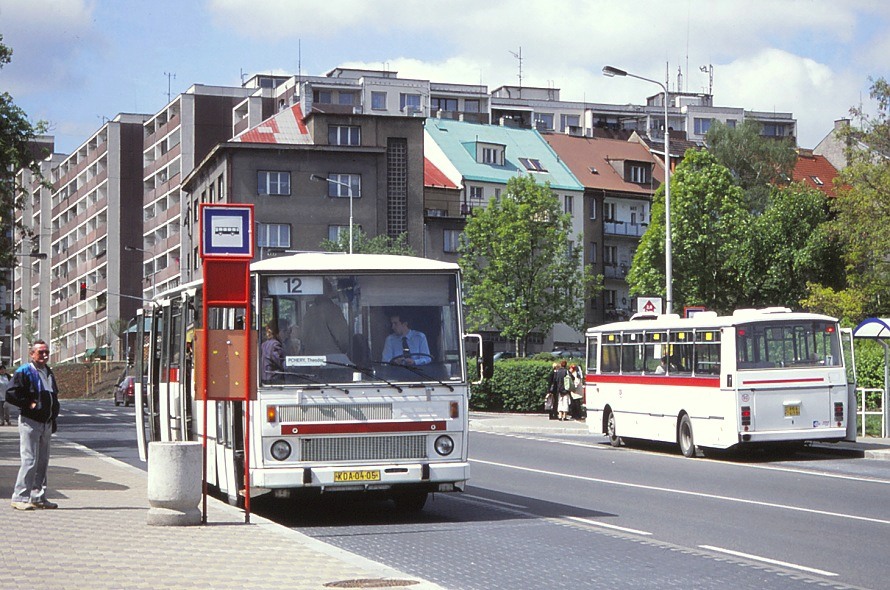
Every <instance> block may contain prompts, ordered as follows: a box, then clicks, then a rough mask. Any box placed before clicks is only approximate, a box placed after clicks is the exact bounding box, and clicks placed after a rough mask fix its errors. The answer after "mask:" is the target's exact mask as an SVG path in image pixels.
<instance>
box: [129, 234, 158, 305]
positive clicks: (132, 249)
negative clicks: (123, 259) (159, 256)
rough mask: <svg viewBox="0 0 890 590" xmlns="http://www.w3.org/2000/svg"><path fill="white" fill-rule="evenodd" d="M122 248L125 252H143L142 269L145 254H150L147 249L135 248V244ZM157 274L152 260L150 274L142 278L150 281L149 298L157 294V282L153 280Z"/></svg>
mask: <svg viewBox="0 0 890 590" xmlns="http://www.w3.org/2000/svg"><path fill="white" fill-rule="evenodd" d="M124 250H126V251H127V252H141V253H142V254H143V256H142V266H143V269H144V268H145V254H152V253H151V252H149V251H148V250H143V249H142V248H137V247H136V246H124ZM157 274H158V271H157V270H155V262H154V261H152V264H151V274H150V275H148V276H147V277H144V278H147V279H148V280H149V281H151V298H152V299H154V298H155V295H157V282H156V281H155V276H156V275H157Z"/></svg>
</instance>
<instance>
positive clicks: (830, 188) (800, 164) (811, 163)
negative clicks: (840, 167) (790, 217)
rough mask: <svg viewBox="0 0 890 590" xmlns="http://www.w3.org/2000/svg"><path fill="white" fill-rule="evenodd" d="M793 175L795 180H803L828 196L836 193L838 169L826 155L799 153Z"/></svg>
mask: <svg viewBox="0 0 890 590" xmlns="http://www.w3.org/2000/svg"><path fill="white" fill-rule="evenodd" d="M791 177H792V179H793V180H794V182H803V183H804V184H806V185H807V186H809V187H812V188H815V189H818V190H820V191H822V192H823V193H825V194H826V195H828V196H831V197H833V196H834V195H835V191H834V179H835V178H836V177H837V169H836V168H835V167H834V166H832V165H831V162H829V161H828V160H827V159H826V158H825V156H816V155H810V154H807V155H804V154H799V155H798V156H797V163H796V164H795V165H794V172H792V174H791Z"/></svg>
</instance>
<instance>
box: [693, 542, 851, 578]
mask: <svg viewBox="0 0 890 590" xmlns="http://www.w3.org/2000/svg"><path fill="white" fill-rule="evenodd" d="M699 548H700V549H707V550H709V551H716V552H717V553H725V554H727V555H734V556H735V557H742V558H744V559H750V560H753V561H762V562H763V563H769V564H771V565H779V566H782V567H787V568H789V569H795V570H800V571H802V572H808V573H811V574H817V575H820V576H837V575H838V574H836V573H834V572H827V571H825V570H818V569H816V568H813V567H807V566H805V565H797V564H796V563H788V562H787V561H779V560H778V559H770V558H768V557H761V556H759V555H752V554H750V553H742V552H741V551H733V550H731V549H723V548H722V547H713V546H711V545H699Z"/></svg>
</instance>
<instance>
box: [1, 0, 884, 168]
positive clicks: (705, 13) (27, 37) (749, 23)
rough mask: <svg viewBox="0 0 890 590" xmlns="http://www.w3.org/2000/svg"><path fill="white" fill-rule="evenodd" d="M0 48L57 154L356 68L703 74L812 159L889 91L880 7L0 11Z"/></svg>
mask: <svg viewBox="0 0 890 590" xmlns="http://www.w3.org/2000/svg"><path fill="white" fill-rule="evenodd" d="M0 35H2V36H3V39H2V43H3V44H5V45H7V46H8V47H10V48H11V49H12V50H13V55H12V62H11V63H9V64H7V65H6V66H5V67H3V69H2V70H0V91H4V92H9V93H10V94H11V95H12V97H13V100H14V101H15V103H16V104H17V105H18V106H19V107H21V108H22V109H23V110H24V111H25V112H26V113H27V115H28V116H29V117H30V118H31V119H32V120H33V121H38V120H42V121H46V122H48V124H49V134H51V135H53V136H55V138H56V151H57V152H62V153H70V152H72V151H74V150H76V149H77V148H78V147H79V146H80V145H81V144H82V143H84V142H85V141H86V140H87V139H89V137H90V136H91V135H92V134H93V133H95V132H96V131H97V130H98V129H99V128H100V127H101V126H102V125H103V124H104V122H105V121H106V120H108V119H112V118H114V117H115V116H116V115H117V114H119V113H147V114H154V113H156V112H158V111H159V110H160V109H161V108H163V107H164V105H166V104H167V102H168V93H172V95H173V96H175V95H176V94H178V93H180V92H184V91H185V90H187V89H188V88H189V87H190V86H191V85H193V84H206V85H220V86H237V85H240V83H241V80H242V77H244V78H245V79H246V78H248V77H250V76H252V75H254V74H257V73H266V74H269V73H272V74H281V75H295V74H303V75H313V76H320V75H324V74H325V73H326V72H328V71H330V70H331V69H333V68H335V67H360V68H369V69H377V70H382V69H387V70H389V71H396V72H398V73H399V77H401V78H420V79H425V80H430V81H432V82H454V83H467V84H484V85H487V86H488V88H489V90H493V89H495V88H497V87H499V86H503V85H517V84H519V83H520V78H519V76H520V65H521V76H522V78H521V83H522V85H523V86H535V87H545V88H546V87H553V88H559V89H560V92H561V98H562V100H572V101H588V102H597V103H610V104H643V103H645V100H646V97H647V96H650V95H652V94H656V93H657V92H658V91H659V88H658V87H657V86H656V85H655V84H652V83H649V82H644V81H640V80H635V79H632V78H607V77H605V76H603V75H602V68H603V66H605V65H611V66H615V67H618V68H621V69H623V70H626V71H628V72H631V73H634V74H636V75H639V76H643V77H646V78H651V79H655V80H659V81H660V82H665V81H667V83H668V85H669V88H670V89H671V91H676V90H678V89H680V90H683V91H685V92H707V91H708V87H709V75H708V73H705V72H703V71H702V70H703V69H704V70H705V71H707V70H709V69H710V68H711V67H712V68H713V94H714V104H715V105H717V106H727V107H742V108H745V109H748V110H756V111H768V112H772V111H776V112H783V113H788V112H790V113H792V114H793V116H794V117H795V118H796V119H797V122H798V144H799V145H800V146H801V147H805V148H812V147H815V146H816V144H818V143H819V141H821V140H822V138H824V137H825V136H826V135H827V134H828V133H829V132H830V131H831V129H832V127H833V124H834V121H835V120H836V119H840V118H843V117H848V116H849V112H850V108H851V107H855V106H860V105H861V106H862V107H863V108H865V109H866V111H871V112H873V111H874V107H873V101H871V99H870V96H869V90H870V87H871V82H870V78H871V79H878V78H885V79H887V78H890V57H888V56H890V2H886V1H885V0H844V1H842V2H839V1H837V0H546V1H544V2H542V1H540V0H535V1H531V0H487V1H486V2H479V1H478V0H450V1H449V2H419V1H414V0H326V1H325V2H311V1H306V0H144V1H140V0H0ZM519 55H521V58H522V59H521V61H520V59H519V57H518V56H519ZM678 73H682V87H680V88H678Z"/></svg>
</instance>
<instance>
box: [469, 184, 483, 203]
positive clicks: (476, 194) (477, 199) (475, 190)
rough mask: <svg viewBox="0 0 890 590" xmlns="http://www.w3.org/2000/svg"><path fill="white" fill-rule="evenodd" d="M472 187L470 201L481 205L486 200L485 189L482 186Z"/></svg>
mask: <svg viewBox="0 0 890 590" xmlns="http://www.w3.org/2000/svg"><path fill="white" fill-rule="evenodd" d="M469 188H470V201H473V203H472V204H473V205H481V204H483V203H484V200H485V191H484V189H483V188H482V187H481V186H471V187H469Z"/></svg>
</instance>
